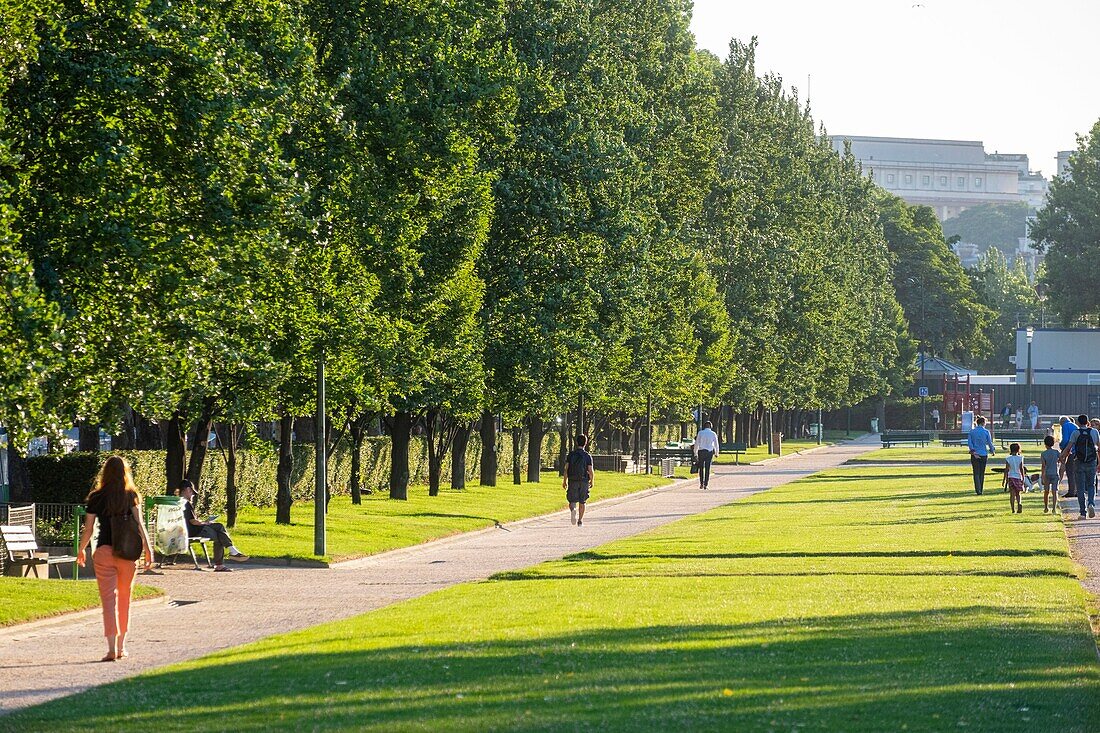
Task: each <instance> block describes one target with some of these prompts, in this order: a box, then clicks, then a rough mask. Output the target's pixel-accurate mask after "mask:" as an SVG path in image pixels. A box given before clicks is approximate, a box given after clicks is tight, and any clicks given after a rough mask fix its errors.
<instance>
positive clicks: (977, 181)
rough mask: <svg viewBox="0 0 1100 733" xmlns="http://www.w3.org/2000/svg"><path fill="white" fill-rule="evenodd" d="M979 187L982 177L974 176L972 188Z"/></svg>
mask: <svg viewBox="0 0 1100 733" xmlns="http://www.w3.org/2000/svg"><path fill="white" fill-rule="evenodd" d="M981 187H982V177H981V176H975V177H974V188H981Z"/></svg>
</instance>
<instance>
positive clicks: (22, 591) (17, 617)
mask: <svg viewBox="0 0 1100 733" xmlns="http://www.w3.org/2000/svg"><path fill="white" fill-rule="evenodd" d="M42 572H45V570H43V571H42ZM159 595H161V591H160V590H158V589H156V588H150V587H148V586H144V585H138V586H136V587H135V588H134V598H152V597H155V596H159ZM98 606H99V591H98V590H97V589H96V584H95V581H94V580H77V581H73V580H68V579H66V580H58V579H56V578H55V579H53V580H46V579H41V580H40V579H38V578H9V577H2V576H0V626H10V625H12V624H19V623H24V622H26V621H34V620H36V619H40V618H48V617H50V616H57V615H59V614H62V613H68V612H70V611H80V610H83V609H86V608H96V607H98Z"/></svg>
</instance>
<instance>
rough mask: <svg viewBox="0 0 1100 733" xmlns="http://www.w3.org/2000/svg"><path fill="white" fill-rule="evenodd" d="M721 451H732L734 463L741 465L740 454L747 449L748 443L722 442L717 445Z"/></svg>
mask: <svg viewBox="0 0 1100 733" xmlns="http://www.w3.org/2000/svg"><path fill="white" fill-rule="evenodd" d="M718 449H719V450H720V451H721V452H722V453H732V454H733V463H734V465H741V454H742V453H744V452H745V451H747V450H748V449H749V444H748V443H722V444H721V445H719V446H718Z"/></svg>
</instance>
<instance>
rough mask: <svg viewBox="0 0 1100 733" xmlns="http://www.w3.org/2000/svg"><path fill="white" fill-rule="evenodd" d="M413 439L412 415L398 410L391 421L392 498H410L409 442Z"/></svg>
mask: <svg viewBox="0 0 1100 733" xmlns="http://www.w3.org/2000/svg"><path fill="white" fill-rule="evenodd" d="M411 440H412V415H411V414H410V413H408V412H404V411H401V412H397V413H395V414H394V416H393V420H392V421H391V423H390V441H391V444H392V446H393V450H392V451H390V498H391V499H400V500H402V501H405V500H407V499H408V498H409V443H410V441H411Z"/></svg>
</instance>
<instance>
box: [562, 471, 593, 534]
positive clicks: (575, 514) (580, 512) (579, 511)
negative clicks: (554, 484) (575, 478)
mask: <svg viewBox="0 0 1100 733" xmlns="http://www.w3.org/2000/svg"><path fill="white" fill-rule="evenodd" d="M588 492H589V486H588V482H587V481H584V482H577V483H573V482H572V481H570V482H569V486H568V487H567V488H566V490H565V500H566V501H568V502H569V520H570V521H571V522H572V523H573V524H576V525H583V524H584V504H585V502H587V501H588Z"/></svg>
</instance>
